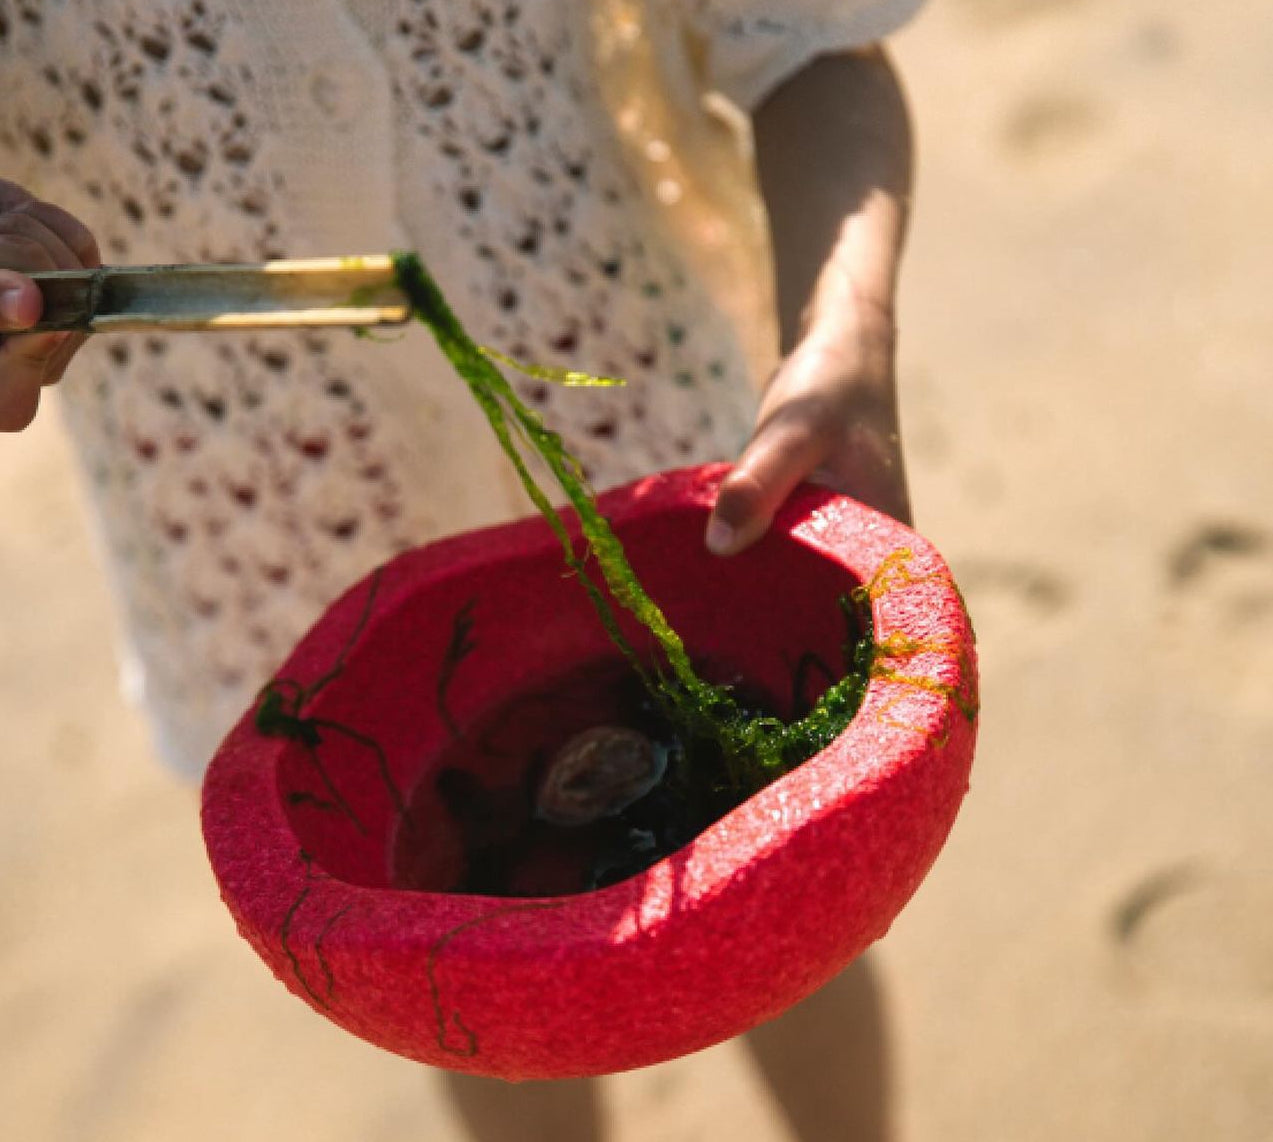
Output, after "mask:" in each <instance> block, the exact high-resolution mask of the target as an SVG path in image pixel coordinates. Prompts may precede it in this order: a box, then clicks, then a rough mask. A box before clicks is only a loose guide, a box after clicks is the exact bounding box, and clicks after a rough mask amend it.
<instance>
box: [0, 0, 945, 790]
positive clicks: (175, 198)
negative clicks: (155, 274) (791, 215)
mask: <svg viewBox="0 0 1273 1142" xmlns="http://www.w3.org/2000/svg"><path fill="white" fill-rule="evenodd" d="M921 2H922V0H732V2H731V0H344V2H341V0H0V75H3V77H4V98H3V99H0V161H2V163H3V166H2V167H0V170H2V171H3V174H4V176H5V177H7V178H10V179H12V180H14V181H16V182H18V183H20V184H22V185H24V186H26V187H27V188H28V189H29V190H31V191H32V192H33V193H35V194H37V195H39V196H40V197H43V198H47V199H48V200H50V201H52V202H55V203H58V204H59V205H62V206H64V207H66V208H67V209H69V210H71V211H72V212H73V213H75V214H77V215H78V216H80V217H81V218H83V219H84V220H85V221H87V222H88V223H89V224H90V225H91V226H92V227H93V229H94V231H95V233H96V234H97V236H98V239H99V241H100V244H101V247H102V251H103V257H104V259H105V260H106V261H108V262H115V263H151V262H180V261H257V260H261V259H264V258H272V257H283V256H287V257H305V256H315V255H326V254H347V253H369V252H381V251H386V250H390V249H396V248H411V249H415V250H418V251H419V252H420V253H421V254H422V255H423V257H424V258H425V260H426V262H427V263H428V264H429V266H430V268H431V270H432V271H433V273H434V275H435V276H436V277H437V278H438V280H439V282H440V283H441V284H442V287H443V289H444V290H445V291H446V292H447V294H448V296H449V297H450V299H451V301H452V303H453V305H454V306H455V308H456V310H457V311H458V313H459V314H460V316H461V318H462V319H463V320H464V321H465V322H466V323H467V324H468V325H469V327H470V329H471V330H472V331H473V333H474V334H475V336H476V337H477V338H478V340H479V341H481V342H483V343H484V344H488V345H491V346H493V347H495V348H498V349H500V350H503V351H504V352H506V353H508V354H511V355H512V356H514V357H517V358H521V359H525V360H529V361H533V362H538V363H542V364H569V365H570V366H572V367H576V368H582V369H586V370H589V371H593V372H602V373H609V374H618V375H620V376H624V377H626V378H628V380H629V385H628V386H627V388H625V389H623V390H612V389H608V390H578V389H571V390H559V389H557V388H555V387H550V386H548V385H546V384H544V383H542V382H538V381H534V380H528V379H525V378H520V379H518V380H517V385H518V387H519V390H520V392H521V394H522V395H523V397H524V398H525V399H527V400H528V401H529V402H530V403H531V404H532V405H533V406H535V407H536V408H538V409H539V410H540V411H541V412H542V414H543V415H544V417H545V418H546V420H547V421H548V423H549V424H550V425H551V426H552V427H554V428H557V429H558V430H559V431H560V432H561V433H562V435H563V437H564V438H565V441H566V443H567V446H568V447H569V448H570V449H572V450H573V451H574V452H575V453H576V455H578V456H579V457H580V458H581V460H582V461H583V463H584V466H585V468H586V470H587V472H588V474H589V475H590V476H591V477H592V479H593V481H594V482H595V484H596V485H597V486H599V487H604V486H607V485H611V484H615V483H618V482H620V481H623V480H626V479H630V478H633V477H635V476H637V475H640V474H643V473H647V472H650V471H652V470H656V469H659V468H665V467H673V466H678V465H681V464H686V463H694V462H698V461H703V460H707V459H713V458H727V457H730V456H732V455H734V454H735V453H736V452H737V450H738V449H739V447H740V446H741V445H742V443H743V442H744V440H745V439H746V436H747V434H748V431H749V429H750V418H751V415H752V410H753V401H754V385H753V378H754V377H755V376H756V374H757V372H758V371H759V370H762V369H763V368H764V367H765V366H764V361H763V360H762V358H763V357H764V356H765V354H766V353H767V354H768V355H769V356H770V357H772V354H773V352H774V350H773V345H772V326H771V324H768V323H767V318H766V317H765V315H766V314H767V313H768V312H769V284H768V283H769V270H768V265H767V262H766V260H765V259H766V256H767V255H766V251H765V246H764V241H763V239H762V238H761V235H762V234H763V228H762V227H761V226H760V225H759V212H758V211H759V206H758V200H757V198H756V195H755V191H754V183H753V182H752V180H751V178H750V174H749V170H748V167H747V163H746V154H745V147H741V146H740V145H739V139H740V138H741V137H744V136H742V135H740V133H739V132H738V131H736V130H733V129H731V126H730V123H731V113H730V110H729V107H730V105H732V106H733V107H735V108H740V109H741V110H742V111H746V110H748V109H749V108H751V107H752V106H754V105H755V104H756V103H757V102H758V101H759V100H760V99H761V98H763V96H764V95H765V94H766V93H767V92H768V91H769V90H771V89H772V87H773V86H774V85H775V84H776V83H778V82H779V81H780V80H782V79H783V78H784V77H786V76H787V75H788V74H790V73H791V72H793V71H794V70H796V69H797V68H798V67H800V66H801V65H802V64H803V63H804V62H806V61H807V60H808V59H809V58H810V57H811V56H813V55H815V54H817V53H820V52H827V51H834V50H837V49H843V48H847V47H850V46H855V45H861V44H864V43H868V42H871V41H873V40H875V39H878V38H879V37H881V36H882V35H884V34H886V33H887V32H889V31H891V30H892V29H893V28H895V27H896V26H897V25H899V24H900V23H902V22H903V21H904V20H905V19H906V18H907V17H909V16H910V15H911V13H912V12H913V11H914V9H916V8H917V7H918V6H919V4H920V3H921ZM709 93H718V94H714V95H713V94H709ZM705 97H706V98H705ZM726 101H728V103H727V102H726ZM732 119H733V121H734V123H733V126H734V127H736V126H737V123H738V121H740V119H741V117H740V116H739V115H738V114H737V112H736V111H735V112H734V113H733V115H732ZM744 121H745V120H744ZM723 282H727V283H729V287H730V288H728V289H722V288H716V286H717V285H718V284H719V283H723ZM62 388H63V402H64V410H65V416H66V420H67V423H68V426H69V430H70V432H71V435H72V437H73V440H74V443H75V445H76V447H77V450H78V453H79V455H80V457H81V458H82V463H83V471H84V476H85V480H86V484H87V487H88V489H89V496H90V500H91V503H92V506H93V508H94V515H95V518H96V520H97V522H98V524H99V528H98V530H99V532H100V536H101V540H102V546H103V548H104V553H105V559H106V563H107V566H108V567H109V569H110V574H111V578H112V580H113V585H114V587H115V589H116V593H117V596H118V599H119V602H120V606H121V612H122V616H123V623H122V629H123V631H124V632H125V640H124V641H125V645H126V655H125V657H126V663H127V665H128V668H129V669H128V670H127V672H126V673H127V676H128V677H129V678H130V680H131V685H132V688H133V689H134V692H135V694H136V695H137V696H138V697H139V699H140V700H141V701H142V702H143V703H144V705H145V707H146V709H147V712H148V713H149V715H150V716H151V718H152V721H153V724H154V726H155V730H156V737H157V741H158V745H159V749H160V752H161V754H162V755H163V756H164V757H165V759H166V760H168V761H169V762H170V763H172V764H173V765H175V766H177V767H178V768H180V769H182V770H183V771H185V772H188V773H191V774H197V773H199V772H200V771H201V770H202V767H203V766H204V765H205V764H206V762H207V760H208V758H209V757H210V755H211V753H212V752H213V750H214V749H215V747H216V745H217V742H218V740H219V738H220V736H221V735H222V734H223V733H224V732H225V731H226V730H227V729H228V727H229V726H230V724H231V723H232V721H233V719H234V718H236V717H237V716H238V715H239V714H240V713H242V711H243V710H244V709H246V708H247V706H248V705H249V704H250V702H251V701H252V699H253V696H254V694H255V692H256V690H257V689H258V688H259V687H260V686H261V684H262V683H263V681H264V680H265V679H266V677H267V676H268V674H269V672H270V671H271V670H273V669H274V668H275V667H276V666H277V665H278V663H279V662H280V661H281V659H282V657H283V656H284V655H285V654H286V652H287V651H288V650H289V648H290V647H291V646H292V644H293V643H294V642H295V640H296V639H297V638H298V637H299V636H300V635H301V634H302V633H303V632H304V630H305V628H306V627H307V626H308V625H309V624H310V623H311V622H312V621H313V620H314V618H315V617H316V615H317V614H318V612H319V610H320V609H321V608H322V607H323V606H324V605H325V604H326V603H327V602H329V601H330V600H331V599H332V598H333V597H334V596H335V595H336V594H338V593H339V592H340V591H341V590H342V589H343V588H344V587H346V586H348V585H349V584H350V583H351V582H352V581H353V580H355V579H356V578H357V577H359V576H360V575H362V574H364V573H365V572H366V571H367V570H368V569H369V568H370V567H371V566H373V565H374V564H376V563H378V562H380V561H382V560H384V559H385V558H386V557H388V556H390V555H392V554H393V553H395V552H397V551H399V550H401V549H403V548H405V547H407V546H409V545H413V544H417V543H420V542H423V541H426V540H428V539H430V538H431V537H434V536H437V535H440V534H443V533H447V532H450V531H454V530H458V529H463V528H468V527H472V526H475V525H478V524H483V523H488V522H493V521H495V520H498V519H501V518H507V517H509V516H511V515H515V514H524V513H525V511H526V510H527V508H526V504H525V503H524V501H523V499H522V498H521V495H520V492H519V490H518V489H517V488H516V487H515V486H514V479H513V476H512V473H511V469H510V468H509V467H508V465H507V464H506V462H505V461H504V460H503V459H502V457H501V456H500V455H499V454H498V453H497V451H496V448H495V445H494V443H493V441H492V439H491V438H490V435H489V430H488V429H487V426H486V424H485V422H484V421H483V420H482V419H481V418H480V416H479V414H478V413H477V411H476V409H475V407H474V406H473V403H472V399H471V397H470V396H469V394H468V392H467V390H466V389H465V388H464V386H463V385H462V383H460V382H459V381H458V379H457V378H455V377H454V376H453V374H452V373H451V371H450V370H449V368H448V367H446V365H445V364H444V363H443V361H442V359H441V357H440V355H439V353H438V352H437V350H436V348H435V347H434V346H433V344H432V342H431V340H430V338H429V335H428V333H427V331H425V330H424V329H423V328H418V327H413V328H412V329H411V331H410V332H409V333H407V335H406V336H405V337H403V338H401V339H399V340H397V341H394V342H392V343H388V344H373V343H369V342H367V341H362V340H357V339H355V338H354V337H353V336H352V335H351V334H349V333H347V332H339V333H318V334H314V333H291V332H284V333H257V334H252V335H242V334H201V335H192V334H173V335H169V336H149V335H130V334H116V335H113V336H103V337H100V338H96V339H94V341H93V343H91V344H90V345H89V346H88V347H87V348H86V349H85V351H84V352H83V353H82V354H81V356H80V357H79V358H78V359H77V360H76V362H75V364H74V366H73V367H72V369H71V371H70V375H69V376H68V378H67V381H66V382H65V384H64V385H63V386H62Z"/></svg>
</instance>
